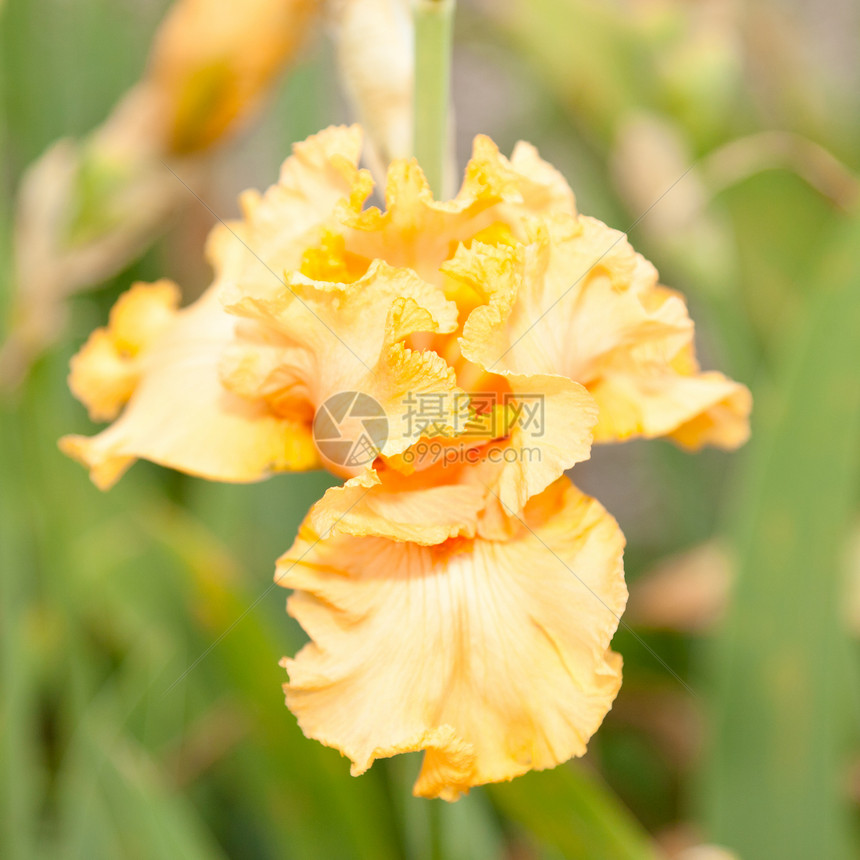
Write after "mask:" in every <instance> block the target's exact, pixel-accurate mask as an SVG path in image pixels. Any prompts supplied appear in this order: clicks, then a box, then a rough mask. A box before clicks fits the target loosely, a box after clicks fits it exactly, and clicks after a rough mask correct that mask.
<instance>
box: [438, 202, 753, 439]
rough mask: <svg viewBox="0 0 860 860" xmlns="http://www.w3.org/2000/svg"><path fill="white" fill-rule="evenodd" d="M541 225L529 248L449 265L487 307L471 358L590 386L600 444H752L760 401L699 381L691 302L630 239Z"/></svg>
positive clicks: (567, 224)
mask: <svg viewBox="0 0 860 860" xmlns="http://www.w3.org/2000/svg"><path fill="white" fill-rule="evenodd" d="M532 226H533V232H532V235H531V239H530V241H529V242H528V243H527V244H525V245H516V244H514V245H507V244H497V245H486V244H482V243H479V242H475V243H472V245H471V246H470V247H469V248H466V247H464V246H461V247H460V248H459V249H458V252H457V254H456V255H455V256H454V258H453V259H452V260H450V261H449V262H447V263H445V264H444V266H443V270H444V272H445V274H446V276H447V277H448V278H451V279H454V280H456V281H459V282H462V283H464V284H467V285H468V286H469V287H470V289H471V290H472V292H473V293H477V294H482V295H483V296H484V303H483V304H481V305H480V306H478V307H476V308H475V309H474V310H473V311H472V312H471V314H470V315H469V317H468V319H467V320H466V323H465V325H464V327H463V337H462V338H461V341H460V343H461V350H462V354H463V355H464V356H465V357H466V358H468V359H469V360H471V361H473V362H475V363H476V364H479V365H480V366H482V367H484V368H486V369H488V370H492V371H494V372H497V373H499V372H509V373H510V372H518V373H524V372H527V373H551V374H558V375H561V376H564V377H567V378H569V379H573V380H576V381H577V382H580V383H582V384H583V385H584V386H585V387H586V388H588V390H589V391H590V392H591V393H592V394H593V395H594V397H595V399H596V400H597V402H598V404H599V407H600V413H599V420H598V424H597V427H596V428H595V439H596V440H598V441H601V442H606V441H617V440H621V439H627V438H630V437H633V436H644V437H647V438H653V437H656V436H669V437H671V438H673V439H675V440H676V441H678V442H679V443H680V444H682V445H685V446H687V447H698V446H700V445H702V444H706V443H709V444H717V445H721V446H723V447H734V446H736V445H739V444H741V443H742V442H743V441H745V439H746V437H747V435H748V415H749V411H750V408H751V398H750V395H749V392H748V391H747V389H746V388H745V387H744V386H742V385H739V384H738V383H735V382H732V381H731V380H729V379H726V377H724V376H722V375H721V374H718V373H713V372H709V373H702V372H700V371H699V369H698V364H697V363H696V361H695V356H694V353H693V347H692V339H693V324H692V322H691V320H690V319H689V316H688V315H687V309H686V307H685V305H684V302H683V300H682V299H681V297H680V296H679V295H677V294H675V293H673V292H672V291H670V290H667V289H666V288H665V287H662V286H660V285H659V284H658V282H657V273H656V271H655V270H654V268H653V266H651V264H650V263H648V262H647V261H646V260H644V258H642V257H641V256H639V255H638V254H636V253H635V252H634V251H633V249H632V248H631V247H630V246H629V244H628V243H627V241H626V239H625V237H624V235H623V234H621V233H618V232H617V231H614V230H610V229H609V228H608V227H606V226H605V225H604V224H602V223H601V222H599V221H596V220H595V219H593V218H586V217H584V216H579V217H577V218H567V217H557V218H554V219H547V220H545V221H544V222H543V223H541V224H533V225H532Z"/></svg>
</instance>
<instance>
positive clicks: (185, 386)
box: [60, 289, 317, 489]
mask: <svg viewBox="0 0 860 860" xmlns="http://www.w3.org/2000/svg"><path fill="white" fill-rule="evenodd" d="M235 322H236V321H235V318H234V317H232V316H230V315H229V314H226V313H225V312H224V310H223V308H222V306H221V302H220V299H219V297H218V295H217V291H216V290H215V289H212V290H210V291H209V292H208V293H207V294H206V295H204V296H203V297H202V298H201V299H200V300H199V301H198V302H196V303H195V304H194V305H192V306H191V307H189V308H187V309H186V310H184V311H181V312H180V313H179V314H178V316H177V319H176V321H175V323H174V324H173V325H172V326H171V327H170V328H169V330H168V331H167V332H165V333H164V335H163V336H162V337H161V338H160V339H159V340H158V341H157V342H156V343H155V344H154V345H153V346H152V348H151V349H150V351H149V352H148V354H147V355H146V356H145V360H144V363H143V369H142V372H141V376H140V381H139V383H138V385H137V388H136V390H135V392H134V394H133V396H132V398H131V400H130V401H129V404H128V406H127V407H126V409H125V411H124V412H123V414H122V415H121V416H120V417H119V419H118V420H117V421H116V422H114V423H113V424H112V425H111V426H110V427H108V428H107V429H106V430H104V431H103V432H101V433H99V434H98V435H97V436H94V437H90V438H88V437H84V436H66V437H65V438H63V439H62V440H61V441H60V447H61V448H62V450H63V451H64V452H65V453H67V454H69V455H70V456H72V457H74V458H75V459H77V460H79V461H81V462H82V463H83V464H84V465H85V466H87V467H88V468H89V469H90V475H91V477H92V479H93V481H94V482H95V483H96V484H97V485H98V486H99V487H101V488H102V489H107V488H108V487H110V486H112V485H113V484H114V483H115V482H116V481H117V480H118V479H119V478H120V477H121V475H122V474H123V472H124V471H125V470H126V469H127V468H128V467H129V466H130V465H131V464H132V463H133V462H134V460H135V459H139V458H142V459H146V460H151V461H153V462H155V463H159V464H161V465H163V466H168V467H170V468H173V469H178V470H179V471H182V472H187V473H189V474H192V475H198V476H200V477H204V478H209V479H212V480H219V481H231V482H247V481H256V480H259V479H260V478H263V477H265V476H266V475H267V474H268V473H269V472H270V471H273V470H282V469H307V468H311V467H312V466H314V465H315V464H316V462H317V456H316V451H315V448H314V446H313V442H312V439H311V438H310V432H309V430H308V428H307V427H306V426H304V425H301V424H297V423H294V422H290V421H285V420H282V419H279V418H277V417H275V416H273V415H272V414H271V412H270V411H269V409H268V408H267V406H266V405H265V403H261V402H259V401H250V400H246V399H244V398H242V397H239V396H238V395H236V394H233V393H232V392H230V391H228V390H227V389H225V388H224V386H223V385H222V384H221V380H220V377H219V373H218V362H219V359H220V356H221V353H222V351H223V349H224V347H225V345H226V344H227V343H228V342H229V341H230V339H231V338H232V337H233V329H234V327H235Z"/></svg>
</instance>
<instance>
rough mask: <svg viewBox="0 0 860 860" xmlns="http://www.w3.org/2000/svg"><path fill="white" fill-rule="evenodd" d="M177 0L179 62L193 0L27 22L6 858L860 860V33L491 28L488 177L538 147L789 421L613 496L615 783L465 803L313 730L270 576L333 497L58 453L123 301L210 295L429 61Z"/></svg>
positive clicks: (731, 22) (592, 5)
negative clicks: (622, 544) (265, 198)
mask: <svg viewBox="0 0 860 860" xmlns="http://www.w3.org/2000/svg"><path fill="white" fill-rule="evenodd" d="M176 5H177V6H182V7H184V10H180V11H176V10H174V12H172V13H171V16H172V17H171V19H170V22H171V23H170V25H169V26H167V25H165V26H164V27H163V28H162V30H161V31H160V35H159V36H158V38H157V39H156V42H155V46H154V47H153V39H154V38H155V37H156V32H157V31H158V28H159V25H160V24H161V22H162V21H163V20H164V16H165V13H166V12H167V11H168V8H169V4H168V3H167V2H165V0H75V2H71V0H5V2H0V39H2V43H0V44H2V48H0V50H2V60H0V63H2V70H0V89H2V91H0V103H2V117H3V125H2V128H0V147H2V159H1V160H0V165H2V168H0V169H2V183H3V193H2V198H0V199H2V209H0V288H2V293H0V295H1V296H2V299H1V300H2V305H0V310H2V317H0V319H2V320H3V327H2V330H0V334H2V339H4V340H5V346H4V347H3V351H2V352H0V383H2V392H0V612H2V618H0V642H2V701H0V742H1V743H2V766H3V769H2V796H0V802H2V807H0V808H2V833H0V840H2V841H0V855H2V856H3V857H4V858H9V860H12V858H15V859H16V860H17V858H39V857H51V858H55V857H60V858H62V857H88V858H120V857H121V858H141V860H150V858H170V860H175V858H178V857H181V858H201V860H203V858H206V860H209V858H226V857H242V858H320V857H336V858H339V859H340V858H352V857H355V858H409V860H425V858H426V860H430V858H433V860H437V858H442V859H443V860H461V858H463V860H466V858H509V859H510V860H526V858H541V860H544V858H545V860H555V858H562V857H563V858H588V860H590V858H597V860H615V858H646V857H647V858H654V857H669V858H678V860H681V858H685V860H719V858H726V857H732V856H736V857H741V858H745V860H759V858H763V859H764V860H768V858H779V860H790V858H803V860H807V858H812V857H815V858H826V860H842V858H853V857H857V856H860V839H858V818H860V815H858V812H860V809H858V804H860V736H859V733H858V728H860V723H859V722H858V716H860V696H858V656H860V655H858V635H860V528H858V526H860V520H858V516H857V513H858V486H860V483H858V453H860V445H858V439H860V376H858V368H860V266H858V265H857V258H858V249H860V217H858V204H860V179H858V170H860V147H858V141H860V111H858V104H857V95H858V92H860V52H858V50H857V44H858V34H860V7H858V5H857V4H856V3H854V2H852V0H829V2H828V3H827V4H826V6H822V5H821V4H817V3H812V2H807V0H788V2H775V0H774V2H770V0H750V2H739V0H614V2H591V0H485V2H475V0H472V2H466V0H461V2H460V3H459V5H458V13H457V20H456V30H455V47H454V83H453V95H454V103H455V109H456V141H457V160H458V167H459V169H462V167H463V165H464V163H465V160H466V158H467V157H468V153H469V149H470V146H471V139H472V137H473V136H474V135H475V134H476V133H479V132H483V133H487V134H489V135H491V136H492V137H493V138H494V139H495V140H496V142H497V143H498V144H499V145H500V147H501V149H502V151H503V152H506V153H509V152H510V150H511V148H512V146H513V144H514V142H515V141H516V140H518V139H520V138H524V139H527V140H529V141H531V142H532V143H534V144H536V145H537V146H538V147H539V149H540V151H541V154H542V155H543V156H544V157H545V158H546V159H548V160H549V161H551V162H552V163H553V164H555V165H556V166H557V167H558V168H559V169H560V170H561V171H562V172H563V173H564V174H565V176H566V177H567V178H568V180H569V182H570V183H571V185H572V187H573V189H574V191H575V192H576V194H577V201H578V206H579V208H580V210H581V211H583V212H585V213H587V214H590V215H594V216H597V217H598V218H601V219H602V220H604V221H606V222H607V223H609V224H610V225H611V226H613V227H616V228H618V229H622V230H628V231H629V236H630V240H631V242H632V243H633V245H634V246H635V247H636V248H637V249H638V250H640V251H641V252H643V253H644V254H645V255H646V256H648V257H649V258H650V259H652V260H653V261H654V262H655V263H656V264H657V266H658V268H659V269H660V271H661V275H662V278H663V281H664V283H667V284H669V285H672V286H674V287H676V288H678V289H680V290H682V291H683V292H684V293H685V295H686V296H687V298H688V301H689V304H690V307H691V313H692V316H693V318H694V319H695V320H696V322H697V331H698V343H699V348H700V353H701V357H702V361H703V365H704V366H705V367H707V368H710V367H718V368H719V369H721V370H724V371H725V372H727V373H729V374H730V375H732V376H734V377H735V378H737V379H739V380H741V381H743V382H745V383H746V384H748V385H749V386H750V387H751V388H752V389H753V394H754V397H755V410H754V421H753V437H752V441H751V442H750V443H749V444H748V445H747V447H746V448H745V449H743V450H742V451H740V452H738V453H735V454H725V453H720V452H714V451H706V452H703V453H701V454H699V455H696V456H691V455H689V454H685V453H683V452H681V451H680V450H678V449H676V448H674V447H673V446H672V445H671V444H669V443H666V442H649V443H634V444H628V445H624V446H618V447H604V448H601V449H599V450H597V451H596V452H595V455H594V457H593V459H592V460H591V461H590V462H588V463H586V464H584V466H582V467H579V466H578V467H577V469H576V476H575V477H576V481H577V483H578V484H579V485H580V486H581V487H582V488H583V489H585V490H586V491H588V492H590V493H592V494H593V495H595V496H597V497H598V498H599V499H600V500H601V501H602V502H603V504H604V505H606V507H607V508H608V509H609V510H610V511H611V512H612V513H613V514H614V515H615V516H616V518H617V519H618V520H619V522H620V524H621V526H622V528H623V530H624V532H625V534H626V535H627V539H628V549H627V554H626V571H627V577H628V581H629V583H630V588H631V599H630V604H629V611H628V614H627V615H626V616H625V621H626V623H627V625H629V626H628V627H622V629H620V630H619V632H618V634H617V636H616V638H615V640H614V647H615V648H616V650H619V651H620V652H621V653H622V654H623V656H624V661H625V680H624V684H623V687H622V689H621V693H620V695H619V697H618V699H617V701H616V704H615V706H614V708H613V710H612V711H611V712H610V714H609V715H608V717H607V719H606V721H605V723H604V725H603V727H602V729H601V730H600V731H599V732H598V734H597V735H596V737H595V738H594V739H593V741H592V742H591V745H590V748H589V752H588V754H587V756H586V757H585V758H584V759H583V760H581V761H576V762H572V763H570V764H568V765H565V766H562V767H559V768H557V769H556V770H553V771H549V772H545V773H532V774H529V775H528V776H526V777H523V778H520V779H518V780H516V781H514V782H513V783H510V784H506V785H499V786H492V787H489V788H482V789H477V790H473V791H472V793H471V794H470V795H469V796H468V797H467V798H465V799H464V800H461V801H460V802H459V803H457V804H454V805H448V804H445V803H444V802H442V801H420V800H415V799H413V798H412V797H411V796H410V794H409V788H410V786H411V781H412V777H413V775H414V772H415V771H416V769H417V765H418V762H417V760H416V759H415V758H414V757H412V756H409V757H401V758H399V759H397V760H392V761H382V762H379V763H377V764H376V765H375V766H374V767H373V769H372V770H371V771H370V772H369V773H368V774H366V775H365V776H362V777H361V778H358V779H353V778H351V777H349V775H348V766H347V762H346V760H345V759H342V758H341V757H340V756H339V754H338V753H337V752H335V751H333V750H330V749H325V748H323V747H321V746H320V745H319V744H317V743H315V742H311V741H308V740H305V739H304V738H303V736H302V735H301V732H300V731H299V730H298V728H297V727H296V724H295V720H294V719H293V717H292V716H291V714H290V713H289V712H288V711H287V710H286V708H285V707H284V704H283V696H282V693H281V688H280V686H281V683H282V681H283V680H284V678H283V671H282V670H281V669H280V668H279V667H278V665H277V661H278V659H279V658H280V657H281V656H282V655H283V654H291V653H294V652H295V650H297V648H298V647H300V645H301V643H302V641H303V634H302V633H301V631H300V630H299V629H298V628H297V626H296V625H295V624H294V622H292V621H291V620H290V619H288V618H287V616H286V615H285V613H284V599H285V594H284V592H283V591H281V590H280V589H277V588H273V587H271V586H270V583H271V577H272V572H273V561H274V559H275V558H276V557H277V556H278V555H279V554H280V553H281V552H283V551H284V550H286V549H287V548H288V547H289V546H290V544H291V541H292V539H293V537H294V534H295V532H296V529H297V526H298V523H299V522H300V520H301V518H302V516H303V515H304V513H305V511H306V510H307V508H308V506H309V504H310V503H311V502H312V501H313V500H315V499H316V498H318V497H319V496H320V495H321V494H322V492H323V491H324V489H325V488H326V487H327V486H328V485H329V482H330V481H331V479H330V478H329V477H327V476H326V475H323V474H321V473H312V474H305V475H296V476H283V477H279V478H277V479H273V480H270V481H267V482H264V483H261V484H259V485H254V486H219V485H215V484H209V483H206V482H203V481H198V480H194V479H192V478H187V477H185V476H181V475H177V474H174V473H171V472H168V471H166V470H162V469H158V468H156V467H153V466H150V465H149V464H145V463H140V464H138V465H136V466H135V467H134V468H133V469H132V470H131V471H130V473H129V474H128V475H127V476H126V477H125V478H124V479H123V480H122V481H121V482H120V484H119V485H118V486H117V487H116V488H115V489H114V490H112V491H111V492H110V494H107V495H105V494H102V493H100V492H98V491H97V490H96V489H95V488H94V487H93V486H92V485H91V484H90V482H89V480H88V478H87V475H86V473H85V471H84V470H83V469H82V468H81V467H79V466H78V465H76V464H74V463H72V462H71V461H69V460H67V459H66V458H64V457H63V456H62V455H61V454H60V453H59V451H58V450H57V445H56V440H57V439H58V437H59V436H61V435H63V434H66V433H70V432H84V433H89V432H92V431H93V430H94V427H93V425H91V424H90V422H89V421H88V420H87V417H86V414H85V410H84V409H83V407H82V406H80V404H78V403H77V402H75V401H74V400H73V398H72V397H71V395H70V394H69V392H68V389H67V386H66V381H65V378H66V374H67V368H68V361H69V358H70V357H71V355H72V354H73V353H74V352H75V351H76V350H77V349H78V348H79V347H80V345H81V343H82V342H83V341H84V339H85V338H86V336H87V335H88V334H89V332H90V331H91V330H92V329H93V328H94V327H96V326H98V325H102V324H103V323H104V321H105V320H106V317H107V312H108V309H109V308H110V306H111V305H112V303H113V302H114V300H115V299H116V297H117V296H118V295H119V293H121V292H122V291H123V290H125V289H126V288H127V287H128V286H129V285H130V283H131V282H132V281H134V280H155V279H157V278H159V277H162V276H166V277H171V278H174V279H175V280H177V281H178V282H179V283H180V284H181V285H182V286H183V289H184V291H185V293H186V297H187V298H192V297H194V296H195V295H197V294H199V292H200V291H201V290H202V289H203V288H204V287H205V286H206V285H207V283H208V277H209V272H208V269H207V268H206V265H205V262H204V258H203V254H202V248H203V242H204V240H205V237H206V234H207V232H208V230H209V229H210V228H211V227H212V225H213V223H214V219H213V215H212V212H215V213H217V215H218V216H220V217H223V218H227V217H232V216H235V215H236V214H237V212H238V209H237V204H236V196H237V194H238V193H239V192H240V191H241V190H242V189H244V188H247V187H250V186H253V187H258V188H265V187H267V186H268V185H269V184H271V183H272V182H273V181H275V179H276V177H277V171H278V167H279V165H280V162H281V161H282V160H283V159H284V157H286V155H287V154H288V153H289V148H290V144H291V143H292V142H293V141H296V140H301V139H302V138H304V137H305V136H307V135H308V134H310V133H313V132H315V131H317V130H319V129H320V128H322V127H324V126H326V125H329V124H332V123H339V122H344V121H349V120H351V119H353V118H354V117H355V116H356V113H358V115H361V112H362V110H364V109H366V108H367V100H366V96H362V92H361V89H362V86H363V83H362V80H363V78H362V73H361V69H362V68H364V67H367V68H370V66H365V65H363V64H365V63H369V64H372V62H373V58H374V57H384V56H386V53H387V52H388V53H392V54H393V53H396V51H395V50H394V43H393V42H391V41H390V39H389V37H388V36H386V35H384V33H383V34H382V35H376V36H374V34H373V33H371V34H370V35H369V36H368V34H367V33H362V37H361V39H360V40H359V41H360V42H361V44H362V45H363V46H364V51H365V54H364V55H363V58H362V60H361V62H360V63H359V62H358V61H355V62H353V63H352V64H350V63H349V62H345V61H344V55H343V50H342V47H343V44H344V39H345V38H346V36H345V35H344V33H346V32H347V23H345V22H347V21H348V20H349V16H350V9H351V7H352V6H354V7H355V8H356V9H357V10H360V8H361V5H362V4H361V3H359V2H357V0H356V2H354V3H351V2H350V0H342V2H341V3H339V4H337V3H335V4H330V6H329V9H328V11H327V17H326V18H323V17H322V16H320V15H319V13H318V9H317V8H316V6H317V5H318V4H315V3H313V2H309V0H299V2H297V0H281V2H280V3H277V4H273V3H272V2H271V0H268V2H261V0H254V2H248V3H247V4H232V6H231V4H227V3H224V2H223V0H222V2H220V3H219V2H215V0H209V2H208V4H207V3H206V2H196V0H195V2H189V0H184V2H181V3H179V4H176ZM273 5H274V6H278V7H279V8H277V9H275V10H274V11H272V7H273ZM373 5H374V4H372V3H367V2H365V6H367V7H371V6H373ZM376 5H379V4H376ZM383 5H384V4H383ZM207 6H208V8H207ZM219 7H220V10H219ZM355 15H358V17H359V19H361V15H362V13H361V12H360V11H357V12H354V13H353V17H355ZM267 16H268V17H267ZM272 16H274V17H272ZM225 22H226V23H225ZM243 22H244V23H243ZM359 30H360V28H359ZM148 57H149V60H148V59H147V58H148ZM397 61H398V60H397V58H396V57H393V58H392V60H391V62H392V63H396V62H397ZM118 106H119V107H118ZM387 139H389V140H395V141H396V133H392V134H391V135H389V137H388V138H387ZM57 141H63V142H61V143H60V144H57V143H56V142H57ZM391 148H392V149H396V143H394V144H392V145H391ZM384 155H385V153H384V152H383V154H382V157H383V158H384ZM371 157H380V154H379V153H376V154H375V156H374V155H373V154H372V156H371ZM166 165H169V166H170V169H171V170H173V171H175V172H176V174H177V175H179V176H180V177H182V179H183V180H184V181H185V182H186V183H187V184H188V185H189V186H190V187H191V188H193V190H194V193H195V194H197V195H199V197H200V198H202V200H204V201H205V203H206V204H207V206H208V207H211V210H212V211H209V210H208V209H207V206H204V205H201V203H200V202H199V201H198V200H197V199H195V197H194V194H192V193H191V192H190V191H189V190H188V188H186V187H184V186H183V185H182V184H181V183H180V182H178V180H177V179H176V178H175V177H174V176H172V175H171V174H170V172H169V171H168V170H167V169H166ZM654 654H656V655H658V656H659V659H657V658H655V656H654ZM663 664H665V665H663ZM666 666H668V667H670V669H671V671H669V670H667V668H666ZM675 676H677V677H675ZM679 679H680V680H679ZM716 846H720V847H716Z"/></svg>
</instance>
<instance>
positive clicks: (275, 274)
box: [207, 125, 373, 296]
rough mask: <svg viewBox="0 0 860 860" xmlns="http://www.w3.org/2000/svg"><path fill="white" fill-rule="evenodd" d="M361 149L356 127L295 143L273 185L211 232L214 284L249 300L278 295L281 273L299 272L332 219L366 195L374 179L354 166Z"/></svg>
mask: <svg viewBox="0 0 860 860" xmlns="http://www.w3.org/2000/svg"><path fill="white" fill-rule="evenodd" d="M361 145H362V134H361V129H360V128H359V127H358V126H355V125H353V126H332V127H330V128H327V129H325V130H324V131H321V132H319V133H318V134H315V135H312V136H311V137H309V138H307V140H304V141H301V142H299V143H296V144H294V145H293V154H292V155H291V156H290V157H289V158H288V159H287V160H286V161H285V162H284V163H283V165H282V167H281V173H280V178H279V180H278V182H277V183H276V184H275V185H273V186H271V187H270V188H269V189H268V190H267V191H266V192H265V193H263V194H260V193H259V192H258V191H246V192H244V194H242V196H241V198H240V203H241V207H242V220H241V221H235V222H230V223H229V224H219V225H218V226H216V227H215V229H213V231H212V233H211V234H210V236H209V241H208V245H207V256H208V257H209V260H210V261H211V262H212V265H213V266H214V267H215V270H216V273H217V275H218V277H219V279H220V280H222V281H229V282H233V283H237V284H241V285H242V289H243V290H244V291H245V292H246V293H248V294H251V295H259V296H272V295H276V294H277V293H278V292H280V291H281V290H283V289H284V280H283V279H284V273H285V272H289V271H293V270H298V269H299V268H300V267H301V262H302V257H303V255H304V253H305V252H306V251H307V249H308V248H309V247H312V246H314V245H316V244H318V243H319V241H320V239H321V237H322V231H323V230H324V228H325V226H326V225H327V224H329V223H330V222H331V223H333V222H334V221H335V220H336V213H338V212H339V211H340V210H341V208H344V207H345V208H346V209H360V208H361V205H362V204H363V202H364V200H365V199H366V197H367V196H368V195H369V194H370V192H371V190H372V188H373V180H372V179H371V177H370V174H369V173H368V171H366V170H360V169H359V168H358V160H359V158H360V156H361Z"/></svg>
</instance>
